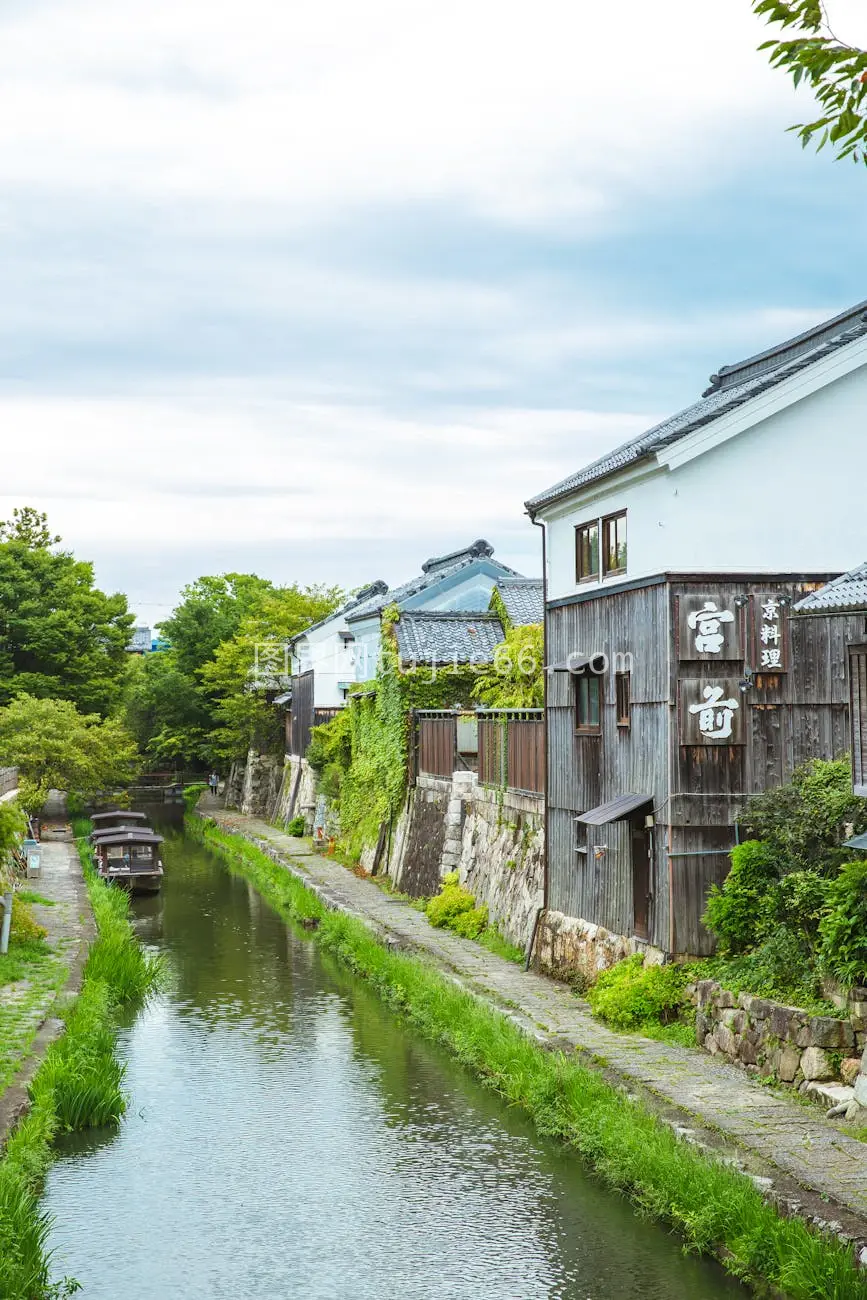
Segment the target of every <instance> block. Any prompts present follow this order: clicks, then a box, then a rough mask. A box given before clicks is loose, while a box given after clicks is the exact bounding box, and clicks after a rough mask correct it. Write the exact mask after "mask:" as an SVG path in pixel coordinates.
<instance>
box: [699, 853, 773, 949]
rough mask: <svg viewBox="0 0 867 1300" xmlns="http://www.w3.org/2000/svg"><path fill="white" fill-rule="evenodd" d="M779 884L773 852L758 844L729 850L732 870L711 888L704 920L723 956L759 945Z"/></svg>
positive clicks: (766, 930) (770, 918)
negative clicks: (775, 890) (715, 937)
mask: <svg viewBox="0 0 867 1300" xmlns="http://www.w3.org/2000/svg"><path fill="white" fill-rule="evenodd" d="M778 880H779V871H778V859H777V857H776V855H775V853H774V850H773V849H772V848H771V847H770V845H768V844H763V843H762V842H761V841H760V840H747V841H746V843H745V844H737V845H736V846H735V847H734V848H733V849H732V868H731V871H730V872H729V874H728V875H727V876H726V878H725V880H724V881H723V883H722V885H713V886H712V888H711V891H710V895H709V897H708V900H707V907H706V909H705V914H704V917H703V921H704V924H705V925H706V926H707V928H708V929H709V930H711V931H712V932H713V933H714V934H715V935H716V936H717V939H718V940H719V948H720V952H722V953H731V952H745V951H746V949H748V948H753V947H755V946H756V944H757V943H760V942H761V940H762V939H763V937H764V936H765V934H766V933H767V932H768V929H769V928H770V926H771V924H772V916H771V913H772V907H773V890H774V886H775V885H776V883H777V881H778Z"/></svg>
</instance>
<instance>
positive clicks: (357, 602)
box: [290, 578, 388, 645]
mask: <svg viewBox="0 0 867 1300" xmlns="http://www.w3.org/2000/svg"><path fill="white" fill-rule="evenodd" d="M387 591H388V583H387V582H384V581H383V580H382V578H377V579H376V581H375V582H371V583H370V584H369V585H368V586H367V587H362V589H361V591H357V592H356V593H355V595H354V596H352V597H351V598H350V599H349V600H348V601H347V602H346V604H345V605H341V606H340V608H339V609H334V610H332V611H331V613H330V614H326V615H325V617H324V618H320V619H319V621H318V622H317V623H311V624H310V626H309V627H305V628H304V630H303V631H301V632H299V633H298V635H297V636H296V637H293V638H292V641H291V643H290V644H292V645H294V644H295V642H296V641H300V640H301V638H302V637H303V636H306V635H307V633H308V632H315V631H316V629H317V628H319V627H324V625H325V624H326V623H330V622H331V620H332V619H334V618H337V617H338V615H340V614H343V615H347V614H350V613H352V612H353V611H354V610H356V609H361V607H362V606H363V605H368V604H370V602H371V601H372V600H375V599H376V598H377V597H378V596H382V595H383V594H384V593H385V592H387Z"/></svg>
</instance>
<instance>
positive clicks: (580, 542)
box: [575, 519, 599, 582]
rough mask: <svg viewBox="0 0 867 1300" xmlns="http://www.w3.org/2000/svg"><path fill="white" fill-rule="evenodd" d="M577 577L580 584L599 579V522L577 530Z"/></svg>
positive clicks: (595, 520) (584, 525)
mask: <svg viewBox="0 0 867 1300" xmlns="http://www.w3.org/2000/svg"><path fill="white" fill-rule="evenodd" d="M575 577H576V579H577V581H578V582H593V581H596V580H598V578H599V520H598V519H594V520H593V522H592V523H589V524H580V525H579V526H578V527H577V528H576V529H575Z"/></svg>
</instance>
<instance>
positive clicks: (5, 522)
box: [0, 506, 60, 546]
mask: <svg viewBox="0 0 867 1300" xmlns="http://www.w3.org/2000/svg"><path fill="white" fill-rule="evenodd" d="M59 541H60V537H59V535H58V534H57V533H52V532H51V530H50V529H49V527H48V515H47V514H45V512H44V511H41V510H36V509H35V508H34V507H33V506H22V507H21V509H20V510H19V509H18V507H17V506H15V507H14V509H13V511H12V518H11V519H2V520H0V542H23V543H24V544H25V546H55V545H56V544H57V543H58V542H59Z"/></svg>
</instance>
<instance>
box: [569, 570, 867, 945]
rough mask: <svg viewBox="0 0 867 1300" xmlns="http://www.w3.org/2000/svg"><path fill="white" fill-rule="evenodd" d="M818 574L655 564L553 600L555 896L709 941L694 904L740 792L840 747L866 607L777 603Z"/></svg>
mask: <svg viewBox="0 0 867 1300" xmlns="http://www.w3.org/2000/svg"><path fill="white" fill-rule="evenodd" d="M822 581H823V578H822V576H821V575H816V576H806V577H805V576H800V575H791V574H780V575H770V576H769V575H762V576H761V577H757V578H746V577H742V576H734V577H725V576H717V577H711V576H709V575H706V574H705V575H700V576H699V575H696V576H692V575H680V574H664V575H661V576H659V577H655V578H649V579H645V580H644V581H641V582H638V583H635V584H630V585H629V586H628V587H625V588H624V589H622V590H620V591H616V592H615V591H606V592H604V593H600V592H588V593H587V594H586V595H583V596H580V595H579V596H576V597H573V598H570V599H566V600H561V601H554V602H552V603H551V604H550V606H549V609H548V647H549V662H550V665H551V667H550V671H549V676H548V681H549V685H548V771H549V773H550V776H549V784H548V805H549V808H548V906H549V907H550V908H551V909H552V910H554V911H557V912H562V913H565V914H566V915H567V916H576V917H581V918H583V919H585V920H589V921H592V922H593V923H594V924H596V925H601V926H604V927H605V928H606V929H607V930H611V931H613V932H614V933H617V934H623V935H631V936H635V937H636V938H639V939H643V940H647V941H648V942H649V943H651V944H653V945H654V946H655V947H658V948H660V949H662V950H663V951H665V952H668V953H695V954H701V953H707V952H709V951H711V942H710V936H709V935H708V934H707V933H706V932H705V930H704V928H703V927H702V926H701V924H700V918H701V915H702V912H703V910H704V905H705V899H706V897H707V892H708V889H709V888H710V885H711V884H712V883H713V882H719V881H722V880H723V879H724V877H725V875H726V874H727V872H728V869H729V865H730V863H729V852H730V850H731V848H732V845H733V844H734V843H735V837H736V834H737V831H736V824H737V821H738V817H739V815H740V813H741V812H742V810H743V807H744V804H745V803H746V800H747V798H748V797H749V795H750V794H751V793H754V792H756V791H761V790H764V789H767V788H768V787H769V786H773V785H779V784H781V783H783V782H785V781H786V780H788V779H789V777H790V776H791V774H792V771H793V770H794V768H795V767H796V766H797V765H798V764H800V763H802V762H804V761H806V760H807V759H809V758H814V757H816V756H818V755H821V756H826V757H828V756H831V755H840V754H844V753H846V752H847V751H848V749H849V744H850V736H849V711H848V705H849V683H848V680H847V671H846V644H847V639H849V638H851V636H852V635H853V634H854V633H855V632H856V630H859V629H860V628H862V627H863V620H856V621H855V622H857V628H856V626H854V625H853V620H850V619H832V618H829V617H822V618H816V619H811V620H806V619H800V618H792V617H791V611H792V606H793V604H794V603H795V602H796V601H798V600H799V599H801V598H802V597H803V596H805V595H806V594H807V593H808V592H809V591H811V590H813V589H815V587H816V586H818V585H819V584H820V583H821V582H822ZM588 651H589V652H591V653H587V652H588ZM763 665H764V666H763Z"/></svg>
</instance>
